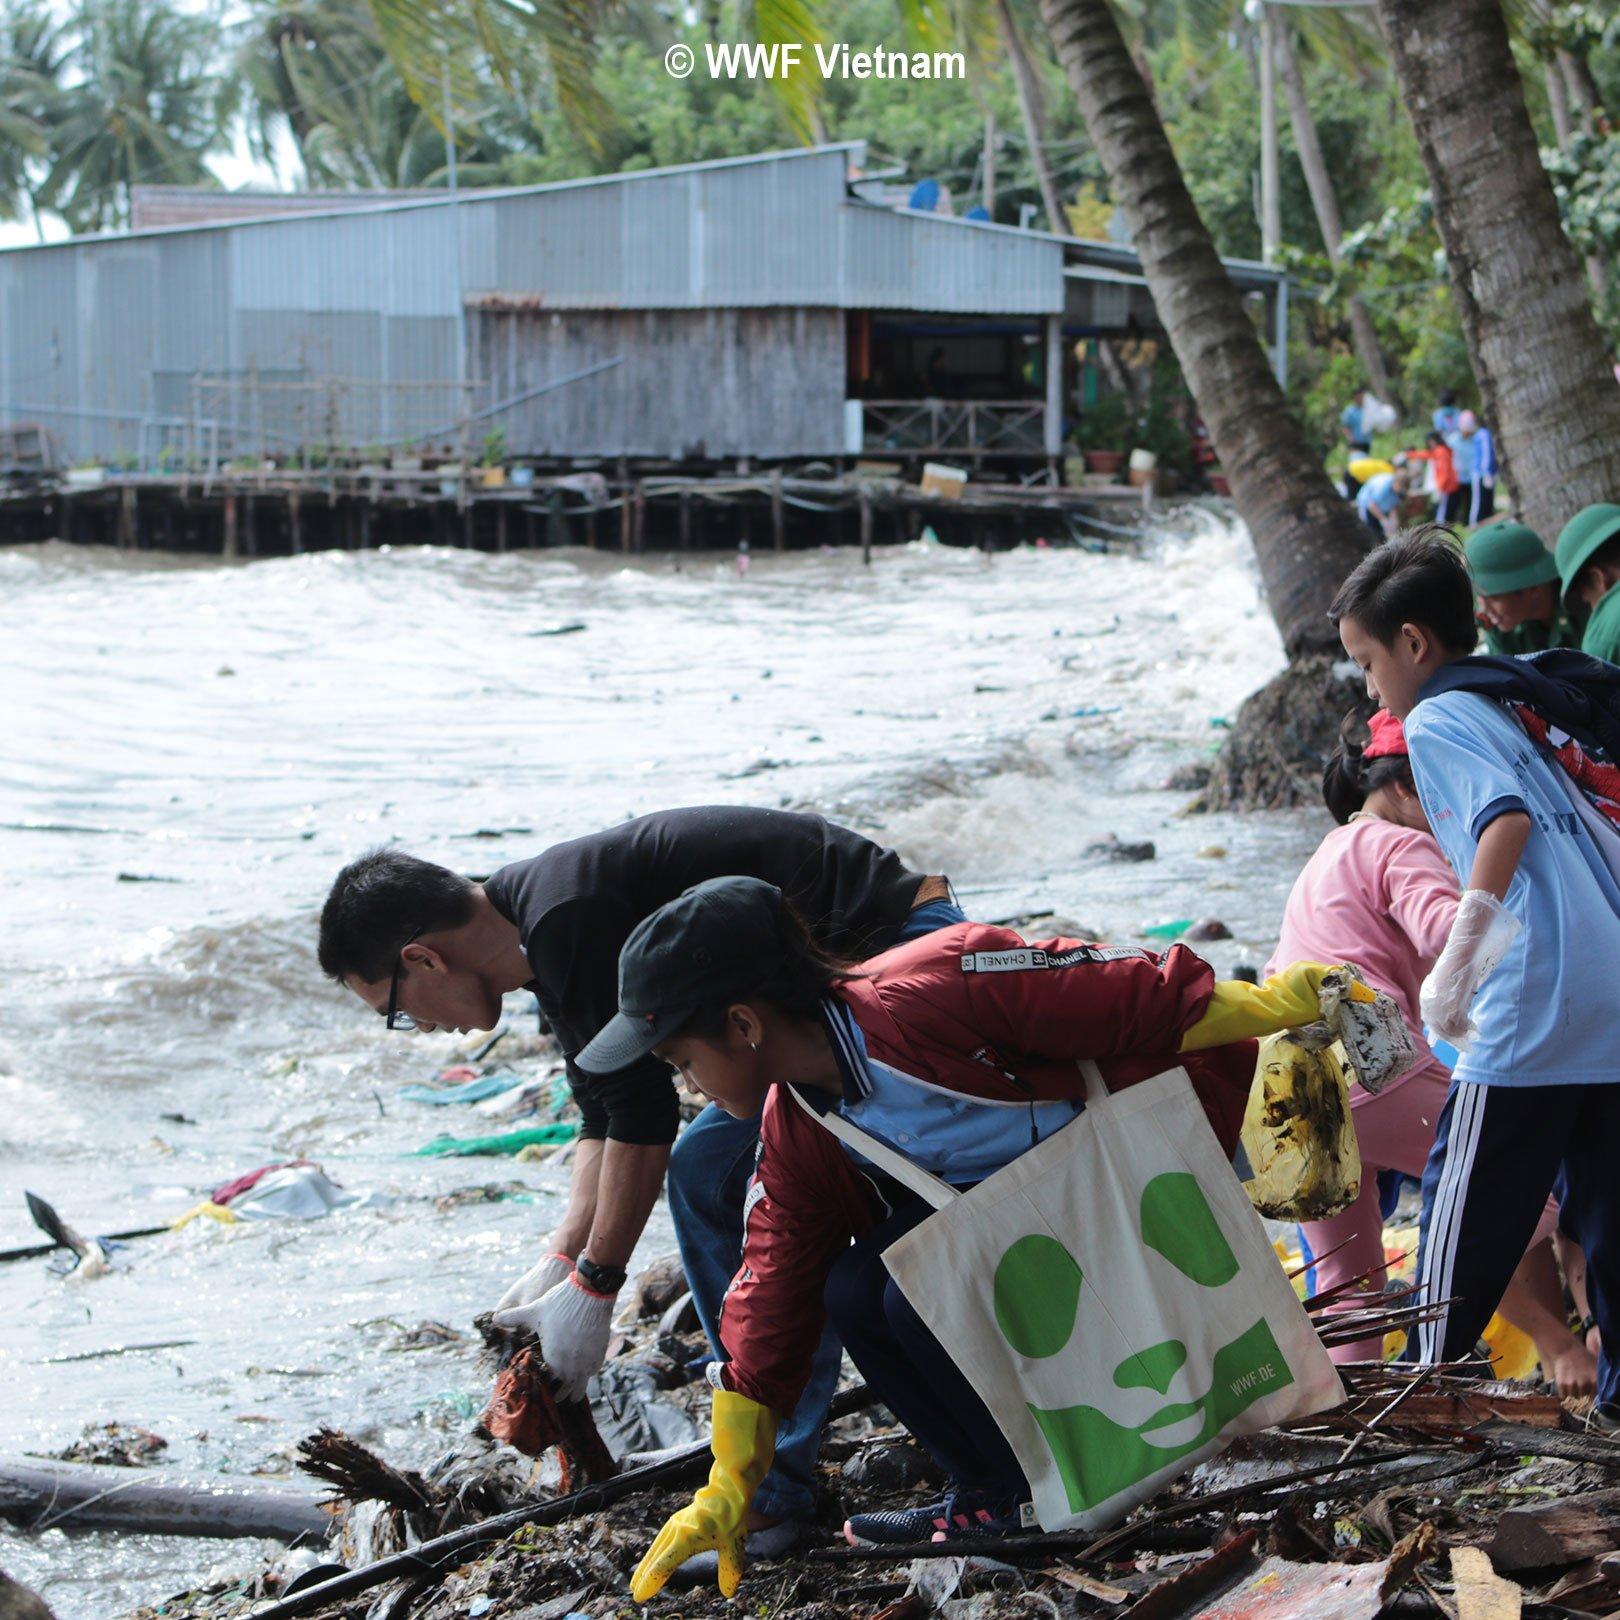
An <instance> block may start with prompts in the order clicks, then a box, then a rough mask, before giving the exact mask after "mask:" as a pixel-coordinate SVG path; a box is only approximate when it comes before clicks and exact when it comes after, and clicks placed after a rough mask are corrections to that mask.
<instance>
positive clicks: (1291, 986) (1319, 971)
mask: <svg viewBox="0 0 1620 1620" xmlns="http://www.w3.org/2000/svg"><path fill="white" fill-rule="evenodd" d="M1331 972H1333V969H1332V968H1331V967H1327V966H1325V965H1324V964H1323V963H1321V962H1295V963H1294V964H1293V966H1292V967H1286V968H1284V969H1283V970H1282V972H1281V973H1275V974H1273V975H1272V976H1271V977H1270V978H1269V979H1267V980H1266V981H1265V983H1264V984H1245V983H1244V982H1243V981H1242V980H1241V979H1221V980H1219V981H1218V982H1217V983H1216V985H1215V989H1214V992H1213V993H1212V994H1211V996H1210V998H1209V1005H1208V1006H1207V1007H1206V1008H1205V1009H1204V1016H1203V1017H1202V1018H1200V1019H1199V1020H1198V1022H1197V1023H1196V1024H1194V1025H1193V1027H1192V1028H1191V1029H1189V1030H1188V1031H1187V1033H1186V1034H1185V1035H1183V1036H1182V1037H1181V1046H1180V1048H1179V1050H1180V1051H1183V1052H1202V1051H1204V1050H1205V1049H1206V1048H1207V1047H1211V1046H1225V1045H1227V1044H1228V1043H1229V1042H1231V1041H1248V1040H1254V1039H1256V1038H1257V1037H1259V1036H1261V1035H1274V1034H1276V1033H1277V1031H1278V1030H1282V1029H1298V1028H1299V1027H1300V1026H1301V1025H1303V1024H1314V1023H1315V1022H1316V1021H1317V1020H1318V1019H1319V1018H1320V1017H1321V1016H1322V979H1323V976H1324V975H1325V974H1328V973H1331ZM1350 998H1351V1000H1353V1001H1371V1000H1372V999H1373V993H1372V991H1371V990H1369V989H1368V988H1367V987H1366V985H1364V984H1360V983H1356V984H1353V985H1352V986H1351V989H1350Z"/></svg>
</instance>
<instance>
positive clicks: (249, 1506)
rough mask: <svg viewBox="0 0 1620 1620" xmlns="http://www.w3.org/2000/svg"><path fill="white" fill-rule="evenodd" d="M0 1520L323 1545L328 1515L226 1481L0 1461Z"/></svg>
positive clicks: (292, 1492) (304, 1494)
mask: <svg viewBox="0 0 1620 1620" xmlns="http://www.w3.org/2000/svg"><path fill="white" fill-rule="evenodd" d="M0 1518H6V1519H9V1520H11V1521H12V1522H13V1523H15V1524H18V1525H21V1526H22V1527H23V1528H24V1529H27V1530H32V1531H36V1532H38V1531H43V1530H49V1529H53V1528H55V1527H56V1526H57V1525H61V1526H63V1527H66V1528H72V1529H76V1530H91V1529H109V1530H126V1531H135V1532H146V1533H157V1534H161V1535H170V1536H223V1537H230V1536H245V1537H252V1538H263V1537H271V1538H274V1539H277V1540H282V1541H293V1540H296V1539H298V1538H301V1537H309V1536H313V1537H315V1538H316V1539H317V1540H323V1539H324V1538H325V1536H326V1534H327V1532H328V1531H329V1530H330V1529H331V1526H332V1521H331V1517H330V1515H329V1514H327V1513H326V1512H325V1511H324V1510H323V1509H322V1508H320V1507H319V1506H318V1505H317V1502H316V1498H315V1496H314V1494H313V1492H311V1491H309V1490H307V1489H289V1488H288V1487H286V1486H271V1485H266V1484H264V1483H262V1482H261V1481H257V1480H255V1481H252V1482H249V1481H246V1480H230V1479H226V1478H224V1477H222V1476H220V1475H218V1474H214V1475H209V1476H207V1477H206V1478H202V1479H177V1478H171V1477H169V1476H167V1475H164V1476H163V1477H159V1476H158V1475H157V1474H156V1473H155V1472H154V1471H153V1470H151V1469H146V1468H138V1469H137V1468H125V1467H117V1468H104V1467H98V1466H97V1465H95V1464H92V1463H77V1462H59V1461H57V1460H55V1459H49V1458H42V1457H7V1458H0Z"/></svg>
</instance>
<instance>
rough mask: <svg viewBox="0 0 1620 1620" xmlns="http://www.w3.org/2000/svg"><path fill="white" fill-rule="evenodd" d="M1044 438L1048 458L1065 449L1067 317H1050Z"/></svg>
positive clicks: (1056, 456) (1047, 320) (1055, 458)
mask: <svg viewBox="0 0 1620 1620" xmlns="http://www.w3.org/2000/svg"><path fill="white" fill-rule="evenodd" d="M1043 427H1044V429H1045V431H1044V433H1043V435H1042V439H1043V448H1044V449H1045V451H1046V456H1047V459H1048V460H1049V461H1051V462H1053V463H1056V461H1057V458H1058V456H1059V455H1061V454H1062V452H1063V317H1062V316H1061V315H1048V316H1047V317H1046V409H1045V412H1044V420H1043Z"/></svg>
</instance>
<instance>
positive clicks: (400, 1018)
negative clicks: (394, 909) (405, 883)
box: [383, 928, 422, 1029]
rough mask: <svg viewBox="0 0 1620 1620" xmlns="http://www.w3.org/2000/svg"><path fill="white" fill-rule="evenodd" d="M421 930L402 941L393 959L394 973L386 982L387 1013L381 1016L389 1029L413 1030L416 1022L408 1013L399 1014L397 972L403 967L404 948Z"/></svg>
mask: <svg viewBox="0 0 1620 1620" xmlns="http://www.w3.org/2000/svg"><path fill="white" fill-rule="evenodd" d="M421 932H422V930H421V929H420V928H418V929H416V930H415V932H414V933H412V934H411V936H410V938H409V939H406V940H405V941H403V942H402V943H401V945H400V947H399V955H398V956H396V957H395V958H394V971H393V974H392V976H391V977H390V978H389V980H388V1011H387V1012H385V1013H384V1014H383V1017H384V1019H385V1020H386V1021H387V1027H388V1028H389V1029H415V1028H416V1020H415V1019H414V1018H412V1017H411V1015H410V1014H409V1013H408V1012H401V1011H400V1006H399V971H400V969H401V968H402V967H404V966H405V946H406V945H409V944H411V943H412V942H413V941H414V940H415V939H416V936H417V934H420V933H421Z"/></svg>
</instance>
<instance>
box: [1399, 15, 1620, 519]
mask: <svg viewBox="0 0 1620 1620" xmlns="http://www.w3.org/2000/svg"><path fill="white" fill-rule="evenodd" d="M1378 13H1379V18H1380V20H1381V22H1382V23H1383V27H1384V32H1385V35H1386V37H1387V38H1388V40H1389V45H1390V52H1391V55H1392V56H1393V59H1394V63H1395V72H1396V76H1397V78H1398V79H1399V81H1400V86H1401V91H1402V98H1403V100H1404V101H1405V103H1406V107H1407V111H1408V113H1409V114H1410V116H1411V119H1412V124H1413V127H1414V128H1415V129H1416V131H1417V138H1418V146H1419V149H1420V150H1421V152H1422V155H1423V163H1424V167H1425V168H1426V169H1427V170H1428V172H1429V179H1430V182H1431V184H1432V186H1433V190H1434V208H1435V218H1436V222H1437V223H1438V225H1439V228H1440V237H1441V241H1442V242H1443V243H1444V245H1445V250H1446V263H1447V268H1448V270H1449V273H1450V276H1451V285H1452V290H1453V292H1454V294H1455V297H1456V301H1457V306H1458V310H1459V312H1460V313H1461V316H1462V325H1463V333H1464V336H1465V337H1466V338H1467V341H1468V352H1469V355H1470V356H1471V358H1472V360H1473V364H1474V375H1475V377H1476V379H1477V380H1478V382H1479V387H1480V392H1481V395H1482V396H1483V399H1484V403H1485V415H1486V417H1487V419H1488V420H1489V421H1490V423H1491V424H1492V426H1493V427H1495V428H1497V429H1498V431H1499V432H1500V435H1501V445H1502V460H1503V466H1504V470H1505V471H1506V472H1509V473H1510V474H1511V482H1512V485H1513V491H1514V494H1515V496H1516V497H1517V500H1518V505H1519V509H1520V511H1521V512H1522V513H1523V515H1524V518H1525V521H1526V522H1527V523H1528V524H1529V525H1530V526H1531V527H1532V528H1534V529H1536V530H1538V531H1539V532H1540V533H1542V534H1547V535H1551V534H1556V533H1557V532H1558V530H1559V528H1560V527H1561V526H1562V524H1563V523H1564V522H1565V521H1566V520H1567V519H1568V518H1569V517H1570V516H1571V515H1572V514H1573V513H1574V512H1576V511H1577V510H1578V509H1579V508H1581V507H1582V506H1585V505H1587V504H1589V503H1590V502H1593V501H1609V500H1613V499H1614V498H1615V493H1616V491H1620V390H1617V389H1616V388H1615V385H1614V377H1613V376H1612V375H1611V372H1610V363H1609V354H1608V349H1607V345H1606V344H1605V342H1604V340H1603V336H1602V333H1601V332H1600V330H1599V328H1598V324H1597V321H1596V320H1595V318H1594V317H1593V314H1592V306H1591V302H1590V300H1589V298H1588V296H1587V291H1586V286H1585V282H1584V280H1583V277H1582V274H1581V266H1580V262H1579V260H1578V258H1577V257H1576V253H1575V249H1574V248H1573V246H1571V244H1570V241H1569V238H1568V237H1566V236H1565V235H1564V231H1563V227H1562V225H1561V224H1560V222H1559V217H1558V203H1557V199H1556V197H1555V196H1554V194H1553V188H1552V183H1551V181H1550V180H1549V179H1548V177H1547V172H1546V170H1545V169H1544V168H1543V167H1542V164H1541V155H1540V151H1539V149H1538V147H1537V144H1536V136H1535V130H1534V128H1533V127H1532V126H1531V123H1530V114H1529V111H1528V109H1527V108H1526V106H1525V99H1524V86H1523V84H1522V83H1521V82H1520V79H1519V72H1518V68H1517V66H1516V65H1515V63H1514V60H1513V53H1512V48H1511V45H1510V42H1509V38H1508V29H1507V23H1506V21H1505V19H1504V17H1503V15H1502V8H1501V5H1500V3H1499V0H1450V4H1448V5H1446V6H1443V7H1436V6H1433V5H1431V4H1429V3H1428V0H1378Z"/></svg>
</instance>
